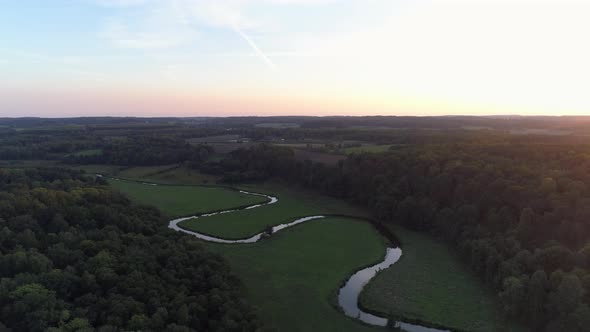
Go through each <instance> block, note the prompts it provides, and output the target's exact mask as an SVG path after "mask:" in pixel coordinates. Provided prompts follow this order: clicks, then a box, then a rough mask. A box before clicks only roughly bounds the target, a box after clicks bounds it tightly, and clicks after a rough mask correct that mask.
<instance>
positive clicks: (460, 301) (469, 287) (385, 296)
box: [111, 181, 519, 331]
mask: <svg viewBox="0 0 590 332" xmlns="http://www.w3.org/2000/svg"><path fill="white" fill-rule="evenodd" d="M111 183H112V184H113V185H114V186H115V187H117V188H119V189H120V190H122V191H123V192H126V193H127V194H128V195H129V196H130V197H132V198H133V199H135V200H136V201H138V202H141V203H143V204H152V205H155V206H157V207H158V208H160V210H161V211H162V212H163V213H164V214H166V215H169V216H179V215H187V214H192V213H195V212H208V211H213V210H219V209H229V208H233V207H237V206H243V205H247V204H255V203H259V202H260V201H264V199H261V198H260V197H256V196H246V195H244V196H245V197H242V195H241V194H239V193H238V192H236V191H231V190H227V189H223V188H218V187H203V186H200V187H199V186H195V187H190V186H149V185H144V184H140V183H135V182H128V181H111ZM244 189H246V190H251V191H256V192H261V193H268V194H270V195H274V196H277V197H278V198H279V202H277V203H276V204H272V205H268V206H264V207H260V208H257V209H252V210H241V211H236V212H232V213H229V214H222V215H216V216H211V217H206V218H200V219H197V220H190V221H187V222H184V224H182V225H181V226H182V227H185V228H189V229H192V230H195V231H199V232H203V233H207V234H211V235H214V236H219V237H224V238H234V239H237V238H245V237H248V236H250V235H252V234H255V233H258V232H260V231H262V230H263V229H264V228H265V227H266V226H268V225H276V224H280V223H284V222H288V221H292V220H294V219H296V218H297V217H302V216H309V215H315V214H347V215H357V216H363V212H362V211H359V210H357V209H355V208H353V207H351V206H349V205H348V204H346V203H345V202H343V201H340V200H336V199H331V198H327V197H323V196H319V195H317V194H314V193H311V192H308V191H298V190H293V189H292V188H289V189H285V187H284V186H281V185H278V184H272V185H261V186H247V187H244ZM252 199H253V200H254V201H252ZM248 200H250V201H248ZM393 230H394V231H395V233H396V235H397V236H398V237H399V238H400V239H401V241H402V250H403V252H404V254H403V256H402V259H401V260H400V261H399V262H398V263H396V264H395V265H393V266H392V267H391V268H390V269H387V270H386V271H384V272H383V273H381V274H380V275H378V277H377V278H376V279H375V280H374V281H372V282H371V283H369V286H368V287H367V289H366V290H365V291H364V292H363V293H362V294H361V303H362V305H363V307H365V308H367V309H370V310H374V311H377V312H381V313H384V314H385V316H387V315H390V314H393V315H395V316H399V317H404V318H409V319H418V320H422V321H425V322H429V323H434V324H440V325H446V326H451V327H454V328H459V329H463V330H470V331H498V330H500V331H519V330H517V329H510V328H506V327H504V326H502V324H503V323H502V322H501V319H500V318H499V315H497V314H498V312H497V307H496V302H495V299H494V297H493V295H492V294H491V293H488V292H487V291H486V289H485V287H484V286H483V285H482V284H481V283H480V282H479V281H478V280H477V279H476V278H475V277H474V276H473V275H472V274H471V273H470V272H469V271H468V270H467V269H465V268H464V266H463V265H462V264H461V263H460V262H459V261H457V260H456V259H455V258H454V256H452V255H451V253H450V252H449V251H448V250H447V249H446V247H445V246H444V245H443V244H441V243H439V242H437V241H435V240H433V239H432V238H431V237H429V236H427V235H422V234H418V233H414V232H410V231H407V230H405V229H403V228H397V227H395V228H394V229H393ZM187 236H188V235H187ZM204 245H206V246H207V247H208V248H209V249H210V250H212V251H215V252H218V253H220V254H222V255H223V256H224V257H225V258H226V259H228V261H229V262H230V264H231V266H232V269H233V270H234V271H235V273H236V274H237V275H238V276H239V277H240V279H241V280H243V282H244V284H245V286H246V288H247V291H248V296H249V298H250V299H251V300H252V303H254V304H255V305H257V306H258V307H259V308H260V311H259V314H260V316H261V318H262V319H263V320H264V321H265V322H266V323H267V324H268V325H270V326H271V327H275V328H277V329H278V330H279V331H363V330H365V329H366V330H369V329H372V330H375V329H376V328H373V327H367V326H364V325H362V324H360V323H359V322H356V321H354V320H353V319H350V318H347V317H346V316H345V315H344V314H342V313H341V312H338V310H337V309H336V305H335V303H336V294H337V290H338V288H339V286H340V285H341V283H342V282H344V281H345V279H346V278H347V277H349V276H350V275H351V274H352V273H353V272H354V271H355V270H357V269H359V268H361V267H363V266H367V265H370V264H372V263H375V262H377V261H379V260H380V259H381V258H382V257H383V255H384V252H385V247H386V246H385V242H384V239H383V237H382V236H381V235H380V234H379V233H378V232H377V231H376V230H375V229H374V228H373V227H372V226H371V225H370V224H369V223H365V222H362V221H358V220H353V219H349V218H345V217H328V218H326V219H319V220H316V221H312V222H309V223H306V224H303V225H299V226H296V227H293V228H290V229H288V230H285V231H282V232H280V233H277V234H275V235H273V236H272V237H271V238H269V239H267V240H264V241H262V242H259V243H254V244H245V245H223V244H213V243H207V242H204ZM294 311H296V312H297V314H296V315H295V314H293V312H294Z"/></svg>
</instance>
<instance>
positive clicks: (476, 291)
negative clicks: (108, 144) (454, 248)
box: [360, 227, 520, 332]
mask: <svg viewBox="0 0 590 332" xmlns="http://www.w3.org/2000/svg"><path fill="white" fill-rule="evenodd" d="M393 230H394V232H395V234H396V235H397V236H398V237H399V238H400V239H401V241H402V250H403V255H402V257H401V259H400V260H399V261H398V262H397V263H396V264H395V265H394V266H393V267H392V268H390V269H387V270H385V271H384V272H383V273H381V274H379V275H378V276H377V277H376V278H375V279H373V281H372V282H371V283H369V285H368V286H367V287H366V288H365V290H364V291H363V292H362V293H361V297H360V302H361V304H362V306H363V307H365V308H368V309H371V310H374V311H377V312H384V313H389V312H391V313H394V314H396V315H400V316H402V317H408V318H410V319H418V320H421V321H427V322H434V323H437V324H441V325H444V326H448V327H453V328H457V329H462V330H467V331H474V332H480V331H520V330H519V329H518V328H517V327H514V326H504V324H503V323H502V320H501V319H500V315H499V312H498V310H497V307H496V303H495V300H494V297H493V295H492V294H491V293H490V292H488V291H487V290H486V288H484V287H483V285H482V284H481V282H480V281H479V280H478V279H477V278H476V277H475V276H474V275H473V274H472V273H471V272H470V271H468V270H467V269H466V268H465V267H464V265H463V264H462V263H461V262H460V261H458V259H457V258H455V257H454V256H453V255H452V253H451V252H450V251H449V249H448V247H447V246H446V245H445V244H443V243H440V242H437V241H434V240H433V239H432V238H431V237H429V236H427V235H424V234H420V233H416V232H412V231H409V230H406V229H404V228H401V227H395V228H393Z"/></svg>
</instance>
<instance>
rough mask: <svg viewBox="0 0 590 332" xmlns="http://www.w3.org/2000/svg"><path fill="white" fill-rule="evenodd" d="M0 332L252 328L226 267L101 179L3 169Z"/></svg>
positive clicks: (75, 173)
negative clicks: (11, 331)
mask: <svg viewBox="0 0 590 332" xmlns="http://www.w3.org/2000/svg"><path fill="white" fill-rule="evenodd" d="M0 196H1V199H0V278H1V279H0V322H1V324H2V325H0V330H2V331H5V330H6V331H9V329H12V330H14V331H54V332H57V331H121V330H129V331H140V330H142V331H148V330H151V331H175V332H176V331H178V332H181V331H256V330H259V329H260V326H261V325H260V322H259V321H258V320H257V318H256V315H255V311H254V309H253V307H252V306H251V305H249V304H248V303H247V302H246V300H245V299H244V297H243V287H242V285H241V283H240V282H239V280H238V279H237V278H236V277H235V276H233V275H232V274H231V273H230V271H229V267H228V266H227V264H226V263H225V262H224V261H223V260H222V259H221V258H220V257H219V256H217V255H214V254H212V253H210V252H208V251H206V250H204V249H203V247H202V246H201V244H200V243H199V242H197V241H196V240H193V239H192V238H190V237H184V236H180V235H177V234H175V233H174V232H170V231H168V230H167V229H166V228H165V224H164V223H162V222H161V219H160V217H159V212H158V210H156V209H154V208H151V207H145V206H137V205H131V203H130V202H129V200H128V199H127V198H126V197H124V196H123V195H122V194H120V193H118V192H116V191H113V190H112V189H110V188H109V187H108V186H105V183H104V181H103V180H101V178H95V177H89V176H86V175H83V174H81V173H80V172H78V171H71V170H67V169H55V168H51V169H45V168H36V169H27V170H5V169H2V170H0Z"/></svg>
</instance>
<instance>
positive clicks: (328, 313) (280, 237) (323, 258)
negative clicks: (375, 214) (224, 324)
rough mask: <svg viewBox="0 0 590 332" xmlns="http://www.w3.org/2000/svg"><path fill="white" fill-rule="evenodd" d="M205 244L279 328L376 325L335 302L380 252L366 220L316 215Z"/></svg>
mask: <svg viewBox="0 0 590 332" xmlns="http://www.w3.org/2000/svg"><path fill="white" fill-rule="evenodd" d="M359 240H360V241H359ZM207 247H208V248H209V249H210V250H212V251H215V252H218V253H220V254H222V255H223V256H224V257H225V258H226V259H227V260H228V261H229V262H230V264H231V266H232V269H233V271H234V272H235V273H236V274H237V275H238V276H239V277H240V279H241V280H242V281H243V282H244V284H245V286H246V288H247V291H248V297H249V298H250V299H251V301H252V302H253V303H254V304H255V305H256V306H257V307H258V308H259V315H260V317H261V318H262V320H263V321H264V322H265V324H267V325H268V326H270V327H274V328H276V329H277V331H281V332H282V331H286V332H291V331H292V332H295V331H302V332H303V331H322V332H324V331H338V332H340V331H378V330H379V329H378V328H374V327H365V326H364V325H362V324H361V323H359V322H356V321H354V320H353V319H350V318H348V317H346V316H345V315H344V314H343V313H340V312H338V310H337V309H336V306H335V304H334V303H335V301H336V294H337V290H338V288H339V286H340V284H341V283H342V282H343V281H344V280H346V279H347V278H348V277H349V276H350V275H351V274H352V272H353V271H354V270H356V269H358V268H361V267H363V266H365V265H367V264H370V263H372V262H377V261H379V260H381V259H382V258H383V255H384V253H385V244H384V242H383V239H382V238H381V236H380V235H379V234H378V233H377V232H376V231H375V230H374V229H373V228H372V227H371V225H369V224H368V223H364V222H359V221H353V220H350V219H344V218H329V219H319V220H315V221H311V222H309V223H307V224H303V225H299V226H296V227H293V228H290V229H287V230H284V231H281V232H279V233H277V234H275V235H273V236H272V237H271V238H269V239H267V240H264V241H262V242H260V243H255V244H251V245H237V246H232V245H215V244H207Z"/></svg>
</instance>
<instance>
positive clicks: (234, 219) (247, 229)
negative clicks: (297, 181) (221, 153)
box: [179, 185, 366, 239]
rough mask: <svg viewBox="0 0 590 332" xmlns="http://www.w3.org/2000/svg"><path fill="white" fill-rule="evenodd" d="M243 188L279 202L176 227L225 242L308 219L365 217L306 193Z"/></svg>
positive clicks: (332, 200)
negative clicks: (269, 196)
mask: <svg viewBox="0 0 590 332" xmlns="http://www.w3.org/2000/svg"><path fill="white" fill-rule="evenodd" d="M244 188H245V189H247V190H251V191H255V192H261V193H267V194H269V195H273V196H276V197H278V199H279V201H278V202H277V203H275V204H272V205H268V206H264V207H262V208H258V209H251V210H240V211H236V212H232V213H229V214H219V215H215V216H211V217H207V218H201V219H191V220H187V221H184V222H182V223H180V224H179V226H181V227H183V228H186V229H188V230H192V231H196V232H200V233H205V234H209V235H213V236H217V237H222V238H226V239H242V238H246V237H250V236H252V235H254V234H256V233H259V232H260V231H262V230H264V229H265V228H266V226H269V225H278V224H282V223H287V222H290V221H293V220H295V219H297V218H300V217H305V216H310V215H316V214H340V215H353V216H360V217H363V216H366V213H365V212H364V211H362V210H359V209H355V208H353V207H351V206H350V205H348V204H345V203H344V202H343V201H341V200H337V199H332V198H330V197H325V196H317V195H311V194H310V193H309V192H306V191H302V190H301V191H295V190H285V189H284V188H281V187H280V186H277V185H275V186H271V185H267V186H257V187H244Z"/></svg>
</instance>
